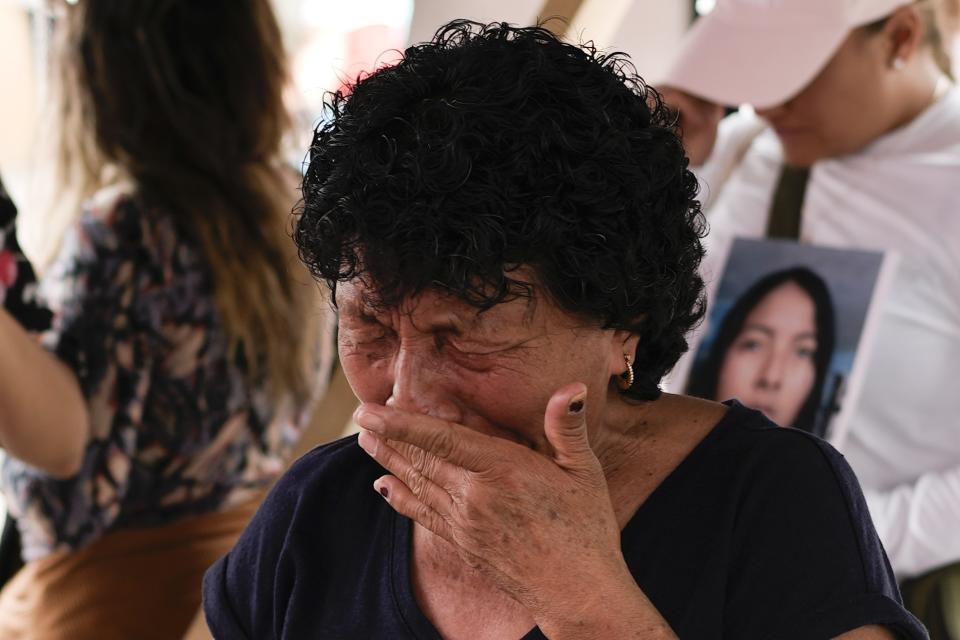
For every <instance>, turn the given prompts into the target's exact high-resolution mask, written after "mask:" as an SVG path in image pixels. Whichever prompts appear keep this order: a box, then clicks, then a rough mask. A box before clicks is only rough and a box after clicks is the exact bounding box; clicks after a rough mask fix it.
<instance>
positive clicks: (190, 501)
mask: <svg viewBox="0 0 960 640" xmlns="http://www.w3.org/2000/svg"><path fill="white" fill-rule="evenodd" d="M2 229H3V226H2V221H0V236H2V235H3V232H2ZM7 229H8V233H7V234H6V236H7V238H6V242H5V244H6V245H7V247H6V248H7V249H8V251H7V257H6V258H4V257H3V254H0V279H2V278H3V277H4V274H6V276H10V274H11V272H10V270H9V264H10V263H11V260H13V261H14V262H15V261H16V260H14V259H13V255H14V254H15V253H18V252H11V251H9V249H10V247H9V244H10V236H11V235H12V234H11V233H9V230H11V229H12V225H10V224H8V225H7ZM0 241H4V238H3V237H0ZM23 262H24V261H22V260H20V263H23ZM4 265H7V266H6V267H5V266H4ZM27 266H28V265H27ZM5 268H6V269H7V271H3V269H5ZM16 275H17V274H14V276H16ZM8 279H10V278H8ZM13 279H16V278H15V277H14V278H13ZM38 284H39V287H38V291H37V297H38V298H39V300H41V301H42V302H43V303H44V304H45V305H46V307H47V308H48V309H49V311H50V313H52V321H51V322H50V324H49V327H48V328H45V329H44V328H43V326H42V322H41V325H40V326H39V327H38V326H36V325H34V326H33V327H31V326H27V328H28V329H33V330H35V331H36V332H37V336H38V339H39V340H40V341H41V342H42V344H43V345H44V346H45V347H46V348H47V349H48V350H50V351H51V352H52V353H54V354H56V355H57V356H58V357H59V358H60V359H61V360H62V361H63V362H65V363H66V364H67V365H68V366H69V367H70V368H71V369H72V370H73V371H74V373H75V374H76V376H77V378H78V381H79V383H80V387H81V389H82V391H83V394H84V396H85V397H86V399H87V404H88V410H89V412H90V421H91V422H90V424H91V440H90V443H89V444H88V446H87V449H86V454H85V456H84V460H83V465H82V469H81V471H80V473H79V474H77V475H76V476H75V477H73V478H70V479H67V480H57V479H54V478H51V477H50V476H48V475H46V474H45V473H43V472H42V471H40V470H38V469H36V468H34V467H31V466H30V465H28V464H26V463H24V462H22V461H20V460H18V459H16V458H13V457H10V456H8V457H7V458H6V459H5V461H4V464H3V469H2V489H3V492H4V494H5V496H6V499H7V505H8V509H9V510H10V513H11V514H12V515H13V516H14V517H15V518H16V519H17V524H18V527H19V529H20V535H21V540H22V544H23V557H24V559H25V560H27V561H29V560H33V559H36V558H40V557H42V556H44V555H46V554H48V553H51V552H52V551H55V550H61V549H77V548H80V547H82V546H83V545H85V544H88V543H90V542H92V541H94V540H96V539H97V538H98V537H100V536H102V535H103V534H104V533H105V532H107V531H110V530H112V529H117V528H121V527H134V526H153V525H160V524H164V523H167V522H171V521H173V520H176V519H179V518H182V517H185V516H189V515H193V514H201V513H207V512H211V511H216V510H219V509H223V508H226V507H229V506H231V505H233V504H236V503H238V502H240V501H243V500H244V499H246V498H248V497H250V495H251V494H252V493H253V492H255V491H257V490H258V489H259V488H262V487H263V486H264V485H266V484H268V483H269V482H271V481H272V480H273V479H274V478H275V477H276V476H277V475H278V474H279V473H280V472H281V471H282V470H283V468H284V466H285V456H286V455H288V454H289V453H290V451H291V449H292V446H293V444H294V443H295V441H296V440H297V438H298V436H299V434H300V433H301V428H302V427H303V426H304V423H305V420H306V418H307V415H306V414H307V411H306V410H305V408H304V407H294V406H282V407H277V406H275V405H274V404H272V403H271V402H270V400H269V398H268V396H267V393H266V385H265V383H264V384H261V385H259V386H252V385H250V384H249V383H248V382H247V381H246V380H247V378H246V376H245V375H244V371H243V369H242V368H241V366H240V365H239V364H238V362H236V361H234V360H231V359H230V358H229V357H228V340H227V336H226V333H225V330H224V326H223V321H222V318H221V317H220V315H219V312H218V310H217V308H216V305H215V304H214V298H213V291H212V281H211V275H210V273H209V271H208V269H207V267H206V266H205V263H204V261H203V259H202V255H201V252H200V250H199V248H198V247H197V246H195V245H194V244H193V243H191V242H189V241H187V240H186V239H185V238H184V237H183V235H182V234H180V233H178V232H177V230H176V228H175V225H174V222H173V219H172V218H171V217H170V216H168V215H165V214H164V212H163V211H162V210H159V209H157V208H153V207H150V206H149V205H147V204H145V203H143V202H142V201H141V200H140V199H139V198H138V197H137V196H136V195H131V194H130V193H129V191H124V190H121V189H113V190H107V191H104V192H101V193H100V194H98V196H97V197H95V198H94V199H93V200H92V202H91V204H90V206H89V207H88V208H87V209H86V210H85V211H84V212H83V214H82V216H81V218H80V220H79V221H78V222H77V224H76V225H75V226H74V227H73V229H72V230H71V231H70V232H69V233H68V234H67V236H66V238H65V239H64V242H63V245H62V247H61V250H60V253H59V255H58V257H57V259H56V261H55V262H54V264H53V265H52V266H51V267H50V268H49V269H48V270H47V272H46V273H45V274H44V276H43V277H42V279H41V280H40V282H39V283H38ZM18 287H19V288H18ZM4 289H5V290H6V295H7V296H8V297H9V296H10V295H11V294H14V293H17V292H19V294H22V292H23V290H24V288H23V286H22V285H19V284H17V285H16V286H14V287H13V288H7V287H4V285H3V284H2V283H0V290H4ZM26 290H27V291H30V290H31V287H30V285H28V286H27V287H26ZM10 302H11V301H10V300H9V299H8V300H7V301H6V306H7V307H8V309H9V308H10V304H9V303H10ZM40 319H41V320H42V318H40ZM24 324H26V323H24ZM38 329H39V330H38ZM320 380H323V377H322V376H319V375H318V381H320ZM51 401H54V402H55V401H56V399H55V398H51ZM288 404H290V403H288Z"/></svg>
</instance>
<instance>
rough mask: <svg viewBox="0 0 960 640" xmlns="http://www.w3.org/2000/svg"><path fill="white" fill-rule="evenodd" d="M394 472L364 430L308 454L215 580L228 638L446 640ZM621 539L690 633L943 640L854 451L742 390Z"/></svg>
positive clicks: (675, 622) (209, 579)
mask: <svg viewBox="0 0 960 640" xmlns="http://www.w3.org/2000/svg"><path fill="white" fill-rule="evenodd" d="M383 474H384V471H383V469H382V468H381V467H380V466H379V465H378V464H377V463H376V462H374V461H373V460H372V459H371V458H369V457H368V456H367V454H365V453H364V452H363V451H362V450H361V449H360V447H359V446H358V445H357V443H356V437H351V438H347V439H344V440H340V441H338V442H334V443H332V444H329V445H326V446H322V447H319V448H317V449H314V450H313V451H312V452H310V453H309V454H307V455H305V456H304V457H303V458H301V459H300V460H299V461H298V462H297V463H296V464H295V465H294V466H293V467H292V468H291V470H290V471H289V472H288V473H287V474H286V475H285V476H284V477H283V478H282V479H281V480H280V481H279V482H278V483H277V485H276V487H275V488H274V489H273V491H272V492H271V493H270V495H269V497H268V498H267V500H266V501H265V502H264V504H263V506H262V507H261V508H260V510H259V511H258V513H257V515H256V516H255V517H254V519H253V520H252V522H251V523H250V526H249V527H247V530H246V531H245V532H244V533H243V535H242V536H241V538H240V540H239V541H238V542H237V545H236V547H235V548H234V549H233V550H232V551H231V552H230V553H229V554H227V555H226V556H225V557H223V558H221V559H220V560H219V561H218V562H217V563H216V564H215V565H213V567H211V568H210V570H209V571H208V572H207V575H206V577H205V578H204V583H203V600H204V612H205V613H206V617H207V622H208V624H209V626H210V629H211V630H212V631H213V634H214V636H215V637H216V638H218V639H230V640H232V639H234V638H256V639H258V640H260V639H266V638H291V639H292V638H296V639H303V638H323V639H325V640H339V639H363V640H370V639H378V638H385V639H386V638H389V639H391V640H403V639H419V640H428V639H430V640H436V639H439V638H440V635H439V634H438V632H437V631H436V629H434V627H433V626H432V625H431V624H430V622H429V621H428V620H427V618H426V617H425V616H424V614H423V613H422V611H421V610H420V608H419V607H418V606H417V602H416V600H415V598H414V595H413V588H412V585H411V578H410V558H411V554H410V547H411V522H410V520H408V519H407V518H405V517H403V516H399V515H397V514H396V513H395V512H394V511H393V510H392V509H391V508H390V507H389V505H388V504H387V503H386V502H385V501H384V500H383V499H382V498H381V497H380V496H379V495H378V494H377V493H376V492H375V491H374V490H373V488H372V483H373V481H374V480H375V479H376V478H378V477H379V476H381V475H383ZM621 540H622V549H623V555H624V557H625V558H626V561H627V564H628V565H629V567H630V570H631V572H632V573H633V576H634V578H635V579H636V581H637V584H639V585H640V587H641V589H643V591H644V593H645V594H646V595H647V596H648V597H649V598H650V600H651V601H652V602H653V604H654V605H655V606H656V608H657V610H658V611H659V612H660V614H661V615H662V616H663V617H664V618H665V619H666V620H667V621H668V622H669V623H670V626H671V627H672V628H673V630H674V631H675V632H676V633H677V634H678V636H679V637H680V638H683V639H684V640H700V639H708V638H717V639H719V638H730V639H736V640H750V639H753V638H756V639H758V640H759V639H770V640H791V639H797V640H811V639H818V638H830V637H833V636H835V635H838V634H840V633H843V632H845V631H849V630H851V629H855V628H857V627H860V626H863V625H867V624H884V625H888V626H889V627H891V628H893V629H895V630H896V631H898V632H899V633H900V634H901V635H902V637H904V638H909V639H918V638H926V637H927V634H926V631H925V630H924V629H923V626H922V625H921V624H920V623H919V622H918V621H917V620H916V619H915V618H914V617H913V616H911V615H910V614H909V613H907V611H906V610H904V608H903V606H902V605H901V602H900V595H899V592H898V590H897V586H896V582H895V580H894V577H893V573H892V572H891V570H890V565H889V563H888V561H887V558H886V555H885V554H884V551H883V549H882V547H881V545H880V542H879V540H878V539H877V535H876V532H875V531H874V528H873V525H872V523H871V521H870V518H869V516H868V514H867V509H866V505H865V503H864V500H863V496H862V494H861V492H860V488H859V486H858V484H857V481H856V479H855V478H854V476H853V473H852V472H851V471H850V468H849V467H848V466H847V464H846V462H845V461H844V460H843V458H842V457H841V456H840V455H839V454H838V453H837V452H836V451H834V450H833V449H832V448H831V447H830V446H829V445H828V444H826V443H824V442H823V441H821V440H818V439H817V438H815V437H814V436H811V435H809V434H806V433H803V432H801V431H797V430H793V429H781V428H779V427H776V426H775V425H773V424H772V423H771V422H769V421H768V420H766V419H765V418H764V417H763V415H762V414H760V413H758V412H755V411H751V410H749V409H746V408H744V407H742V406H741V405H738V404H736V403H733V404H732V405H731V408H730V410H729V411H728V412H727V414H726V416H725V417H724V418H723V419H722V420H721V421H720V422H719V423H718V424H717V426H716V427H715V428H714V429H713V430H712V431H711V432H710V433H709V435H707V437H706V438H704V440H703V441H702V442H701V443H700V444H699V445H697V447H696V448H695V449H694V450H693V451H692V452H691V453H690V455H689V456H687V458H686V459H685V460H684V461H683V462H682V463H681V464H680V465H679V466H678V467H677V468H676V469H675V470H674V471H673V472H672V473H671V474H670V475H669V476H668V477H667V478H666V479H665V480H664V481H663V483H662V484H661V485H660V486H659V487H658V488H657V489H656V491H654V493H653V494H652V495H651V496H650V497H649V498H648V499H647V501H646V502H645V503H644V504H643V505H642V506H641V507H640V509H639V510H638V511H637V513H636V514H635V515H634V517H633V518H632V519H631V520H630V521H629V522H628V523H627V526H626V527H625V528H624V530H623V533H622V536H621ZM581 588H582V589H583V590H584V592H585V593H586V592H588V591H589V590H590V585H589V584H583V585H582V586H581ZM543 637H544V636H543V634H541V633H540V631H539V630H538V629H533V630H531V631H530V633H528V634H527V635H526V636H524V639H523V640H532V639H542V638H543ZM505 640H516V639H513V638H510V639H505Z"/></svg>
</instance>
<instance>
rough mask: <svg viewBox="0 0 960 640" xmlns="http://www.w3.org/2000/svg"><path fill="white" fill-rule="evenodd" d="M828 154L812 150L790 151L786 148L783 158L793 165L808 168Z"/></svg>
mask: <svg viewBox="0 0 960 640" xmlns="http://www.w3.org/2000/svg"><path fill="white" fill-rule="evenodd" d="M825 157H826V156H825V155H824V154H822V153H815V152H812V151H790V150H788V149H784V152H783V160H784V162H786V163H787V164H788V165H790V166H791V167H798V168H808V167H810V166H811V165H813V164H814V163H815V162H818V161H820V160H823V159H824V158H825Z"/></svg>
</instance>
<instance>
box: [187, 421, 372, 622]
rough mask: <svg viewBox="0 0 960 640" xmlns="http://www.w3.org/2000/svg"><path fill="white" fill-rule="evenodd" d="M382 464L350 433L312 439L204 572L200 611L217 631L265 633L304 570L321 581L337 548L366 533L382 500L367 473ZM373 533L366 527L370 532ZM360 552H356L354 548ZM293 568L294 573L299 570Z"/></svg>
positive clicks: (345, 549)
mask: <svg viewBox="0 0 960 640" xmlns="http://www.w3.org/2000/svg"><path fill="white" fill-rule="evenodd" d="M383 473H384V471H383V470H382V469H381V468H380V467H379V466H378V465H377V464H376V463H375V462H374V461H373V460H372V459H370V458H369V457H368V456H367V455H366V454H365V453H363V451H362V450H361V449H360V447H359V446H358V445H357V438H356V436H351V437H349V438H344V439H342V440H338V441H336V442H333V443H330V444H327V445H323V446H320V447H317V448H316V449H314V450H312V451H310V452H309V453H307V454H306V455H304V456H303V457H301V458H300V459H299V460H297V461H296V462H295V463H294V464H293V466H292V467H291V468H290V469H289V470H288V471H287V473H285V474H284V475H283V476H282V477H281V478H280V480H279V481H278V482H277V483H276V485H275V486H274V487H273V489H272V490H271V491H270V493H269V495H268V496H267V498H266V500H264V502H263V504H262V505H261V506H260V508H259V509H258V510H257V513H256V515H255V516H254V517H253V519H252V520H251V521H250V524H249V525H248V526H247V528H246V530H245V531H244V532H243V534H242V535H241V536H240V539H239V540H238V541H237V544H236V545H235V546H234V548H233V549H232V550H231V551H230V552H229V553H228V554H227V555H226V556H224V557H223V558H221V559H220V560H218V561H217V562H216V563H215V564H214V565H213V566H212V567H210V569H209V570H208V571H207V574H206V575H205V576H204V580H203V602H204V611H205V614H206V617H207V621H208V624H209V625H210V628H211V629H212V630H213V631H214V632H215V634H216V635H217V636H218V637H269V636H271V635H272V634H273V633H274V632H275V630H276V628H277V626H276V625H278V624H282V621H283V613H282V612H283V611H285V609H286V607H287V606H289V605H290V603H291V602H292V601H293V600H295V599H296V598H297V595H296V594H295V593H294V592H295V590H296V589H297V587H298V585H300V584H301V583H302V582H303V581H304V580H305V579H306V577H305V576H303V575H302V574H301V573H300V572H302V571H303V569H304V567H309V571H308V573H309V581H312V582H311V584H317V583H318V582H322V580H323V573H324V570H325V568H329V567H330V565H331V564H333V563H335V556H337V555H338V554H347V555H349V554H350V553H351V549H355V548H356V547H357V545H366V544H367V543H368V540H366V539H361V538H358V537H357V532H358V531H367V532H370V530H371V527H369V526H367V523H368V522H369V521H370V518H371V514H373V513H375V512H376V511H377V510H378V509H379V510H381V511H382V510H383V507H384V505H385V503H384V502H383V500H380V499H379V496H375V492H374V490H373V488H372V483H373V480H374V479H376V478H377V477H379V475H381V474H383ZM371 535H372V534H371ZM358 553H359V552H358ZM298 575H299V576H300V577H299V578H298Z"/></svg>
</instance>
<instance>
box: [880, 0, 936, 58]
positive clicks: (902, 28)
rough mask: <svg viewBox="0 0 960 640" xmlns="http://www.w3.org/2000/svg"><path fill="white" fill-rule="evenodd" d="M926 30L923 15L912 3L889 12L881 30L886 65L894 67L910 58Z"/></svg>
mask: <svg viewBox="0 0 960 640" xmlns="http://www.w3.org/2000/svg"><path fill="white" fill-rule="evenodd" d="M926 31H927V27H926V24H925V23H924V21H923V16H921V15H920V12H919V11H918V10H917V8H916V7H915V6H913V5H905V6H903V7H900V8H899V9H897V10H896V11H894V12H893V13H892V14H890V17H889V18H887V22H886V24H885V25H884V27H883V31H882V32H881V37H882V38H883V41H884V46H885V50H886V62H887V65H888V66H889V67H890V68H891V69H895V68H899V67H901V66H903V65H904V64H905V63H907V62H909V61H910V60H912V59H913V58H914V56H916V54H917V52H918V51H920V49H921V48H922V47H923V43H924V40H925V38H926Z"/></svg>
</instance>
